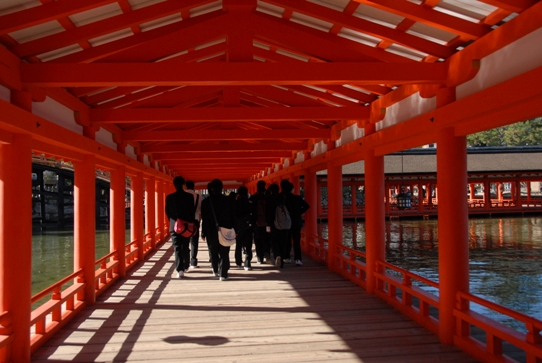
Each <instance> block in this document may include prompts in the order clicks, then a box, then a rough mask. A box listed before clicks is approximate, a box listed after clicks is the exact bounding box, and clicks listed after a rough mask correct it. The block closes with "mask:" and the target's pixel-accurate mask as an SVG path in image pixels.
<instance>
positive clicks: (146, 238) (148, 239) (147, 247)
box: [143, 232, 152, 256]
mask: <svg viewBox="0 0 542 363" xmlns="http://www.w3.org/2000/svg"><path fill="white" fill-rule="evenodd" d="M151 250H152V236H151V233H150V232H147V233H145V235H143V256H147V254H148V253H149V252H150V251H151Z"/></svg>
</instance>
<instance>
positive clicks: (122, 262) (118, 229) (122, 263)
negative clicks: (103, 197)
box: [110, 165, 126, 276]
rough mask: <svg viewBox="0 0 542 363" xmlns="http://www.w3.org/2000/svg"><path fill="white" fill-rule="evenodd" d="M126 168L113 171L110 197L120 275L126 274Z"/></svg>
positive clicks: (112, 237) (112, 238)
mask: <svg viewBox="0 0 542 363" xmlns="http://www.w3.org/2000/svg"><path fill="white" fill-rule="evenodd" d="M125 170H126V168H125V166H124V165H120V166H118V167H117V170H112V171H111V184H110V199H111V223H110V229H111V235H110V236H111V237H110V243H111V251H114V250H116V251H117V253H118V255H117V259H118V261H119V264H118V273H119V276H126V259H125V256H126V254H125V248H124V247H125V246H126V204H125V201H124V198H125V195H126V172H125Z"/></svg>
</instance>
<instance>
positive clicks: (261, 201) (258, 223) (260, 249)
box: [249, 180, 271, 264]
mask: <svg viewBox="0 0 542 363" xmlns="http://www.w3.org/2000/svg"><path fill="white" fill-rule="evenodd" d="M256 186H257V191H256V193H255V194H254V195H251V196H250V199H249V202H250V204H251V206H252V229H253V232H254V245H255V246H256V260H257V263H259V264H260V263H264V262H265V257H266V256H267V257H268V258H269V255H270V250H271V248H270V245H269V233H268V232H267V231H266V227H267V219H266V208H265V201H266V199H267V196H266V189H265V181H263V180H259V181H258V183H257V184H256Z"/></svg>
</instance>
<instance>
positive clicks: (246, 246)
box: [235, 229, 252, 267]
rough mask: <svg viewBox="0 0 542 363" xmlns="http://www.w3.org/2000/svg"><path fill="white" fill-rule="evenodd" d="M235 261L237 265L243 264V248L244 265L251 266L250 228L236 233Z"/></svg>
mask: <svg viewBox="0 0 542 363" xmlns="http://www.w3.org/2000/svg"><path fill="white" fill-rule="evenodd" d="M235 244H236V246H235V263H236V264H237V266H239V265H243V250H245V263H244V267H251V265H250V261H252V230H251V229H249V230H246V231H242V232H240V233H239V234H238V235H237V238H236V241H235Z"/></svg>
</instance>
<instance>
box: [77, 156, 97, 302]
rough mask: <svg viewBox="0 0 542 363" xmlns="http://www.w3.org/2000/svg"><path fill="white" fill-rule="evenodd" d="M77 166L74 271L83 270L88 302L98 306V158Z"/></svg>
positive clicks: (85, 158)
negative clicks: (96, 261)
mask: <svg viewBox="0 0 542 363" xmlns="http://www.w3.org/2000/svg"><path fill="white" fill-rule="evenodd" d="M73 166H74V186H75V190H74V204H75V205H74V246H73V248H74V253H73V257H74V270H76V271H77V270H79V269H83V274H84V280H85V302H86V303H87V304H89V305H90V304H94V302H95V301H96V296H95V285H96V283H95V279H94V271H95V263H94V261H95V257H96V172H95V156H94V155H86V156H85V157H84V159H83V160H82V161H76V162H74V163H73Z"/></svg>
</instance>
